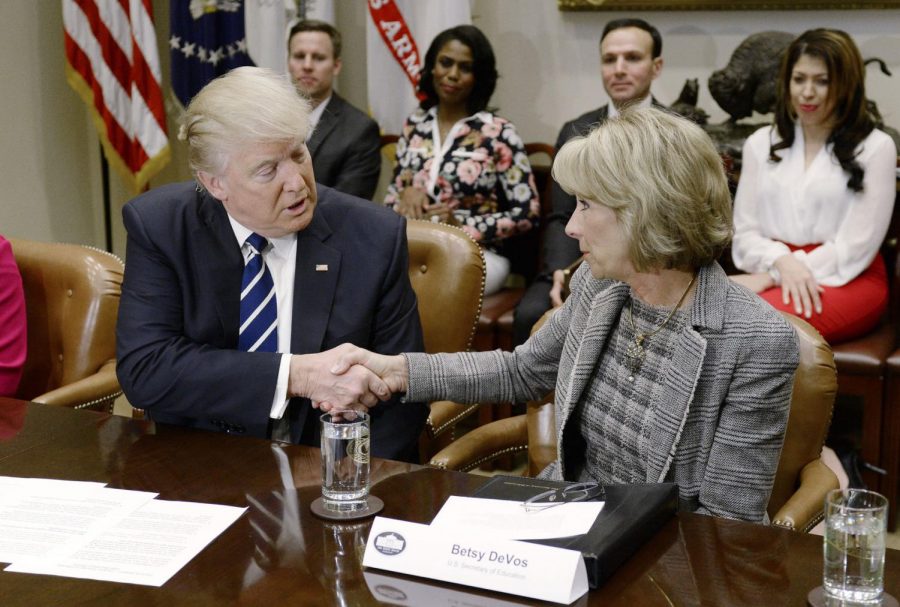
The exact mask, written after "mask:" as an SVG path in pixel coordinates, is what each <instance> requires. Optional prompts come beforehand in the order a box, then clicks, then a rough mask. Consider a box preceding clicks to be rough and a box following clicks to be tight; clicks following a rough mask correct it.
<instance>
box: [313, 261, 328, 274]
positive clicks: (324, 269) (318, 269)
mask: <svg viewBox="0 0 900 607" xmlns="http://www.w3.org/2000/svg"><path fill="white" fill-rule="evenodd" d="M327 271H328V264H327V263H317V264H316V272H327Z"/></svg>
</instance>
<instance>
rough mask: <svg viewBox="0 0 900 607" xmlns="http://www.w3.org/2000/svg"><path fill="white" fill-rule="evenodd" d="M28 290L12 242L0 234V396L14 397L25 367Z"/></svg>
mask: <svg viewBox="0 0 900 607" xmlns="http://www.w3.org/2000/svg"><path fill="white" fill-rule="evenodd" d="M25 351H26V333H25V292H24V291H23V290H22V276H21V275H20V274H19V267H18V266H17V265H16V258H15V257H13V252H12V247H11V246H10V244H9V242H8V241H7V240H6V239H5V238H3V237H2V236H0V396H13V395H14V394H15V393H16V389H17V388H18V387H19V380H20V379H21V378H22V368H23V367H24V366H25Z"/></svg>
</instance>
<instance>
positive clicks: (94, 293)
mask: <svg viewBox="0 0 900 607" xmlns="http://www.w3.org/2000/svg"><path fill="white" fill-rule="evenodd" d="M9 240H10V243H11V244H12V249H13V254H14V255H15V258H16V263H17V265H18V266H19V271H20V272H21V274H22V283H23V286H24V290H25V306H26V316H27V322H28V355H27V358H26V361H25V369H24V373H23V375H22V380H21V382H20V384H19V390H18V392H17V394H16V396H17V397H18V398H22V399H25V400H34V399H36V398H38V399H39V397H40V396H41V395H43V394H44V393H46V392H50V391H51V390H56V389H57V388H60V387H62V386H66V385H68V384H72V383H74V382H77V381H78V380H82V379H84V378H86V377H88V376H91V375H93V374H95V373H97V372H98V370H100V368H101V367H103V366H104V365H107V364H109V363H111V361H114V360H115V357H116V335H115V333H116V332H115V328H116V317H117V316H118V313H119V296H120V294H121V292H122V274H123V270H124V265H123V264H122V261H121V260H120V259H119V258H118V257H116V256H114V255H112V254H110V253H107V252H105V251H101V250H99V249H93V248H90V247H86V246H81V245H73V244H60V243H43V242H34V241H29V240H20V239H16V238H10V239H9ZM112 364H114V362H112ZM113 376H114V373H113Z"/></svg>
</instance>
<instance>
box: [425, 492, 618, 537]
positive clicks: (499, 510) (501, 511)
mask: <svg viewBox="0 0 900 607" xmlns="http://www.w3.org/2000/svg"><path fill="white" fill-rule="evenodd" d="M602 509H603V502H569V503H565V504H560V505H558V506H553V507H551V508H544V509H541V510H534V511H530V512H528V511H526V510H525V508H524V507H523V506H522V502H516V501H512V500H494V499H482V498H478V497H460V496H458V495H451V496H450V497H449V498H448V499H447V501H446V502H445V503H444V507H443V508H441V511H440V512H438V513H437V516H435V517H434V520H433V521H432V522H431V526H432V527H435V528H438V529H442V530H447V531H452V530H454V529H464V530H465V531H466V533H473V534H476V535H489V536H491V537H496V538H503V539H508V540H544V539H550V538H555V537H571V536H573V535H583V534H585V533H587V532H588V530H590V528H591V525H593V524H594V521H595V520H596V519H597V515H598V514H600V511H601V510H602Z"/></svg>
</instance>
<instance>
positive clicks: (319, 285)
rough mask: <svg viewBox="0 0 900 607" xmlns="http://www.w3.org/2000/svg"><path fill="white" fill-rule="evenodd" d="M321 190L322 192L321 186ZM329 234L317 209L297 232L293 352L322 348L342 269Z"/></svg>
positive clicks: (301, 413)
mask: <svg viewBox="0 0 900 607" xmlns="http://www.w3.org/2000/svg"><path fill="white" fill-rule="evenodd" d="M319 191H320V193H321V192H322V190H321V189H320V190H319ZM321 202H322V201H321V199H320V204H321ZM330 235H331V228H330V226H329V225H328V223H327V222H326V221H325V218H324V216H323V214H322V213H321V212H317V213H316V214H315V215H314V216H313V220H312V223H310V225H309V226H308V227H307V228H306V229H305V230H303V231H302V232H299V233H298V234H297V262H296V264H297V265H296V269H295V274H294V303H293V312H292V314H293V315H292V327H291V353H293V354H311V353H316V352H320V351H321V350H322V346H323V343H324V340H325V330H326V329H327V328H328V321H329V318H330V316H331V308H332V303H333V301H334V295H335V291H336V289H337V283H338V276H339V275H340V271H341V253H340V251H338V250H337V249H335V248H332V247H330V246H328V245H327V244H326V241H327V240H328V237H329V236H330ZM298 409H299V410H298V412H297V415H298V421H297V425H296V427H297V428H302V427H303V425H304V423H305V422H306V416H307V414H308V412H309V407H305V406H304V407H299V408H298Z"/></svg>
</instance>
